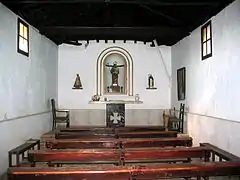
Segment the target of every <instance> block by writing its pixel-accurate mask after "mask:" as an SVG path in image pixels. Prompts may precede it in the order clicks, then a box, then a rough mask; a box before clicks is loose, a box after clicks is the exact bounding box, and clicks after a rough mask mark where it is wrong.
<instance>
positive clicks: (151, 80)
mask: <svg viewBox="0 0 240 180" xmlns="http://www.w3.org/2000/svg"><path fill="white" fill-rule="evenodd" d="M147 89H157V88H156V87H154V78H153V76H152V74H148V87H147Z"/></svg>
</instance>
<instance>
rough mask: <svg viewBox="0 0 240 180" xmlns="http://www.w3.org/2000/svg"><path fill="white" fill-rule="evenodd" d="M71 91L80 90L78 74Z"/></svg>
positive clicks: (80, 84)
mask: <svg viewBox="0 0 240 180" xmlns="http://www.w3.org/2000/svg"><path fill="white" fill-rule="evenodd" d="M73 89H82V83H81V80H80V76H79V74H77V77H76V80H75V83H74V85H73Z"/></svg>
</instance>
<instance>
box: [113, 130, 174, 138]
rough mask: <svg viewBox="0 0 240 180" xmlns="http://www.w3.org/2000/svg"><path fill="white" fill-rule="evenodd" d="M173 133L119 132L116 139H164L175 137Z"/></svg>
mask: <svg viewBox="0 0 240 180" xmlns="http://www.w3.org/2000/svg"><path fill="white" fill-rule="evenodd" d="M177 134H178V133H177V132H175V131H143V132H119V133H118V135H117V136H118V138H166V137H177Z"/></svg>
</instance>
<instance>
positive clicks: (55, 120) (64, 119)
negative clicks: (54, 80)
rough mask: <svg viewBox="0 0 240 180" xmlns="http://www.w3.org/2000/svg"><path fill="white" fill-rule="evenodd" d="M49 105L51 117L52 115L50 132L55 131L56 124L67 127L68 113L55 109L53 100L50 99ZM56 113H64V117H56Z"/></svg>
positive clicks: (68, 124) (68, 123)
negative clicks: (63, 124)
mask: <svg viewBox="0 0 240 180" xmlns="http://www.w3.org/2000/svg"><path fill="white" fill-rule="evenodd" d="M51 104H52V115H53V126H52V130H54V129H56V127H57V123H66V127H69V126H70V122H69V111H68V110H58V109H56V106H55V100H54V99H51ZM57 113H65V116H57Z"/></svg>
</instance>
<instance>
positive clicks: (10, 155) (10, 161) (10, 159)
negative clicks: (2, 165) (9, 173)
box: [8, 153, 12, 167]
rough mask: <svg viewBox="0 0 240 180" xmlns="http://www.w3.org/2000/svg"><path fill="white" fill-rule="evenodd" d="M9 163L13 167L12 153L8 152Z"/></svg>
mask: <svg viewBox="0 0 240 180" xmlns="http://www.w3.org/2000/svg"><path fill="white" fill-rule="evenodd" d="M8 165H9V167H12V153H8Z"/></svg>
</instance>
